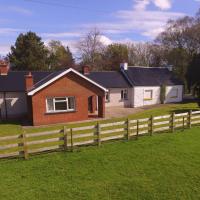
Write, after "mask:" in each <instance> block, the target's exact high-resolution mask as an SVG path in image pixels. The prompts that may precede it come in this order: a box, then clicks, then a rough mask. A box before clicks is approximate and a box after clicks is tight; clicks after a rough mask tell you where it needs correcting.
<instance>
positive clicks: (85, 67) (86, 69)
mask: <svg viewBox="0 0 200 200" xmlns="http://www.w3.org/2000/svg"><path fill="white" fill-rule="evenodd" d="M82 70H83V74H84V75H86V74H89V73H90V67H89V66H88V65H84V66H83V68H82Z"/></svg>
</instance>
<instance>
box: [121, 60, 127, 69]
mask: <svg viewBox="0 0 200 200" xmlns="http://www.w3.org/2000/svg"><path fill="white" fill-rule="evenodd" d="M120 69H122V70H128V63H127V62H123V63H120Z"/></svg>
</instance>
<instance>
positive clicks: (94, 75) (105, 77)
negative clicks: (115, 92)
mask: <svg viewBox="0 0 200 200" xmlns="http://www.w3.org/2000/svg"><path fill="white" fill-rule="evenodd" d="M86 76H87V77H88V78H90V79H92V80H93V81H95V82H97V83H98V84H100V85H102V86H104V87H106V88H127V87H131V85H130V84H129V83H128V81H127V80H126V79H125V78H124V76H123V74H122V73H121V72H117V71H110V72H108V71H104V72H91V73H90V74H88V75H86Z"/></svg>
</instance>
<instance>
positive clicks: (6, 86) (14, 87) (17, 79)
mask: <svg viewBox="0 0 200 200" xmlns="http://www.w3.org/2000/svg"><path fill="white" fill-rule="evenodd" d="M28 74H29V71H10V72H8V75H3V76H1V75H0V92H24V91H25V77H24V76H25V75H28ZM49 74H51V72H32V75H33V80H34V84H36V83H37V82H39V81H40V80H42V79H43V78H45V77H47V76H48V75H49Z"/></svg>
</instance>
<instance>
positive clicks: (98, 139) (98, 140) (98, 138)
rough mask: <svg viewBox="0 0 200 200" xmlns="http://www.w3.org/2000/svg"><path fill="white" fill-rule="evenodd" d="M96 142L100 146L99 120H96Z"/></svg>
mask: <svg viewBox="0 0 200 200" xmlns="http://www.w3.org/2000/svg"><path fill="white" fill-rule="evenodd" d="M97 144H98V146H101V127H100V124H99V122H97Z"/></svg>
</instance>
